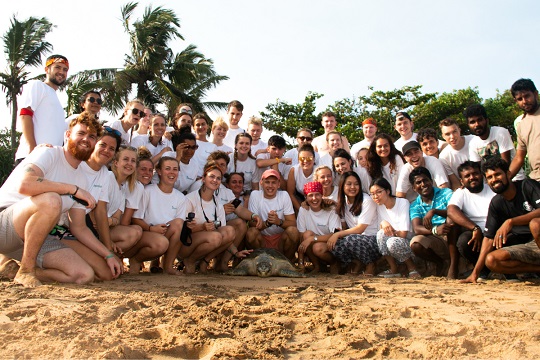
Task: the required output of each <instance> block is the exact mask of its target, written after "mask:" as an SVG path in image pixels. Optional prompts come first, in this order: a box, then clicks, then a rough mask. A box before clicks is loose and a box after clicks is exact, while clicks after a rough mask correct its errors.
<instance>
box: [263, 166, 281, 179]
mask: <svg viewBox="0 0 540 360" xmlns="http://www.w3.org/2000/svg"><path fill="white" fill-rule="evenodd" d="M270 176H274V177H276V178H277V179H278V180H279V179H280V176H279V172H277V171H276V170H274V169H268V170H266V171H265V172H263V174H262V176H261V180H264V179H266V178H269V177H270Z"/></svg>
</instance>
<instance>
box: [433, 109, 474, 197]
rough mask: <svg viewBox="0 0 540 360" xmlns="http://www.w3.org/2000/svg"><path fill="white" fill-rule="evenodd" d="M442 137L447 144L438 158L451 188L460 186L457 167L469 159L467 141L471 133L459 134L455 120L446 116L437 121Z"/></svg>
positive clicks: (454, 188)
mask: <svg viewBox="0 0 540 360" xmlns="http://www.w3.org/2000/svg"><path fill="white" fill-rule="evenodd" d="M439 128H440V129H441V133H442V137H443V139H444V140H445V141H446V143H447V144H448V145H447V146H445V148H444V149H443V150H442V151H441V152H440V154H439V160H440V161H441V163H442V164H443V166H444V169H445V171H446V175H447V176H448V180H449V181H450V185H451V187H452V190H454V191H455V190H456V189H458V188H460V187H461V182H460V181H459V174H458V167H459V166H460V165H461V164H463V163H464V162H465V161H467V160H469V143H470V142H471V139H472V138H473V137H474V136H473V135H465V136H461V129H460V128H459V125H458V123H457V122H456V120H454V119H452V118H446V119H444V120H441V121H440V122H439Z"/></svg>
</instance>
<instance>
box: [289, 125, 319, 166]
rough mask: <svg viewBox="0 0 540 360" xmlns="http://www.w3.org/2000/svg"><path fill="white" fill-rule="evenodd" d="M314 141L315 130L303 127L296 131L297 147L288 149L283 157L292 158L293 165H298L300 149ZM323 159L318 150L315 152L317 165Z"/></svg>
mask: <svg viewBox="0 0 540 360" xmlns="http://www.w3.org/2000/svg"><path fill="white" fill-rule="evenodd" d="M312 141H313V132H311V130H309V129H307V128H302V129H300V130H298V132H297V133H296V143H297V144H298V146H297V147H295V148H292V149H290V150H288V151H287V152H286V153H285V154H284V155H283V157H284V158H289V159H292V165H298V149H300V148H301V147H302V146H304V145H305V144H311V142H312ZM320 163H321V160H320V156H319V154H318V153H317V152H315V165H320Z"/></svg>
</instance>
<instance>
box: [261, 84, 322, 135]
mask: <svg viewBox="0 0 540 360" xmlns="http://www.w3.org/2000/svg"><path fill="white" fill-rule="evenodd" d="M323 96H324V95H323V94H318V93H316V92H311V91H310V92H308V94H307V95H306V97H305V99H304V102H303V103H302V104H293V105H291V104H288V103H286V102H283V101H281V100H279V99H278V100H277V101H276V103H275V104H268V105H267V106H266V112H264V111H261V112H260V114H261V118H262V121H263V126H264V127H265V128H267V129H269V130H272V131H274V132H275V133H276V134H281V135H282V136H288V137H290V138H293V139H294V138H296V133H297V132H298V129H301V128H308V129H311V130H315V134H316V135H321V134H322V133H323V130H322V127H321V119H320V117H319V116H318V115H316V114H315V108H316V105H315V102H316V101H317V100H318V99H320V98H322V97H323Z"/></svg>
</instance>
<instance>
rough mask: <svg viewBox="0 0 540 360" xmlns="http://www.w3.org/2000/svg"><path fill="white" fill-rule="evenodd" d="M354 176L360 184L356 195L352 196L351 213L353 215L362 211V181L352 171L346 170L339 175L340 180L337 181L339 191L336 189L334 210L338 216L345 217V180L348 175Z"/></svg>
mask: <svg viewBox="0 0 540 360" xmlns="http://www.w3.org/2000/svg"><path fill="white" fill-rule="evenodd" d="M351 176H352V177H354V178H355V179H356V180H357V181H358V185H359V186H360V189H359V192H358V195H356V197H355V198H354V201H353V204H352V206H351V213H352V214H353V215H354V216H358V215H360V213H361V212H362V202H363V201H364V194H363V193H362V181H361V180H360V177H359V176H358V174H357V173H356V172H354V171H347V172H346V173H344V174H343V175H341V180H340V181H339V191H338V201H337V207H336V211H337V213H338V215H339V216H341V217H345V209H346V208H347V196H346V195H345V191H344V188H345V181H346V180H347V178H348V177H351Z"/></svg>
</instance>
